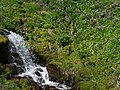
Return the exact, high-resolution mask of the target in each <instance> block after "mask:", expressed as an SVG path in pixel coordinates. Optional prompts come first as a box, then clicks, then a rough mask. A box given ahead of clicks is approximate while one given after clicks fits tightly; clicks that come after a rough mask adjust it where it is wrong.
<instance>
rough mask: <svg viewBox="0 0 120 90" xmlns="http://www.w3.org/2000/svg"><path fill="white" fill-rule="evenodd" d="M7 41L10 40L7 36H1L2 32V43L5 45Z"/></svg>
mask: <svg viewBox="0 0 120 90" xmlns="http://www.w3.org/2000/svg"><path fill="white" fill-rule="evenodd" d="M7 41H8V39H7V38H6V37H5V36H3V35H1V32H0V43H4V44H5V43H6V42H7Z"/></svg>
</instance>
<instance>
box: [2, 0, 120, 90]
mask: <svg viewBox="0 0 120 90" xmlns="http://www.w3.org/2000/svg"><path fill="white" fill-rule="evenodd" d="M119 4H120V1H119V0H99V1H98V0H91V1H90V0H22V2H20V1H19V0H1V1H0V6H1V7H0V10H1V11H0V27H2V28H6V29H8V30H12V31H14V32H17V33H19V34H21V35H22V36H23V37H24V38H25V40H27V41H28V43H29V44H30V46H31V48H32V49H33V50H34V51H35V52H37V53H38V54H39V56H40V57H43V58H44V59H46V61H47V63H54V64H57V65H58V66H60V68H61V70H63V74H64V75H65V77H61V79H62V80H64V79H67V78H68V77H69V76H71V77H72V78H73V79H74V82H75V84H74V87H79V88H80V89H81V90H115V87H116V84H115V79H114V78H115V77H116V75H119V74H120V71H119V69H120V68H119V67H120V46H119V45H120V35H119V34H120V30H119V26H120V20H119V19H120V8H119V7H120V6H119ZM0 37H1V38H0V41H1V40H3V37H2V36H0ZM3 41H5V40H3ZM85 78H90V80H88V81H86V80H85ZM23 82H24V81H23ZM22 87H25V86H24V85H23V86H22Z"/></svg>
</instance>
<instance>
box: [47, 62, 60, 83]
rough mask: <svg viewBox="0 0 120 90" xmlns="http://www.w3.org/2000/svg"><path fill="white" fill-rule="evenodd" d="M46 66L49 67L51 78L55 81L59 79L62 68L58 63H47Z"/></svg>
mask: <svg viewBox="0 0 120 90" xmlns="http://www.w3.org/2000/svg"><path fill="white" fill-rule="evenodd" d="M46 67H47V70H48V73H49V76H50V77H51V80H52V79H53V80H52V81H55V79H56V80H57V78H59V77H60V76H61V71H60V68H59V67H58V66H57V65H54V64H47V66H46Z"/></svg>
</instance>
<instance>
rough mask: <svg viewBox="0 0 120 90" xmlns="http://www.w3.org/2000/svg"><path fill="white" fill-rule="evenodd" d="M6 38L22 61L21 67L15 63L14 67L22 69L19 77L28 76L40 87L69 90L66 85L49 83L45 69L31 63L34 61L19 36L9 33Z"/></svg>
mask: <svg viewBox="0 0 120 90" xmlns="http://www.w3.org/2000/svg"><path fill="white" fill-rule="evenodd" d="M6 36H7V37H8V39H9V40H10V42H11V43H12V44H13V45H14V48H15V49H16V53H17V54H18V55H19V56H20V58H21V59H19V60H22V65H21V64H19V63H15V64H16V66H18V67H21V68H22V69H23V72H22V73H21V74H20V75H19V76H21V77H25V76H29V77H31V78H32V79H33V80H34V81H35V82H36V83H38V84H39V85H40V86H44V85H49V86H55V87H56V88H57V89H60V90H68V89H70V87H68V86H67V85H64V84H59V83H57V82H53V81H50V80H49V74H48V71H47V69H46V67H43V66H41V65H38V64H35V63H33V61H34V60H33V59H32V58H31V55H32V54H31V53H30V52H29V48H27V46H26V44H25V41H24V40H23V38H22V37H21V36H20V35H18V34H16V33H13V32H11V31H10V34H8V35H6ZM11 52H13V49H11ZM14 59H16V58H14ZM36 73H37V74H36Z"/></svg>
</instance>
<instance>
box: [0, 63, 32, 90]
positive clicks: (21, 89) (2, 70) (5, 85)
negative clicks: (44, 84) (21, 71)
mask: <svg viewBox="0 0 120 90" xmlns="http://www.w3.org/2000/svg"><path fill="white" fill-rule="evenodd" d="M11 72H12V71H11V70H10V68H8V67H5V66H3V65H0V89H1V90H31V86H30V85H29V84H28V80H27V79H20V81H19V82H18V80H16V79H17V78H16V79H12V80H7V78H8V77H9V75H10V74H11Z"/></svg>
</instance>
